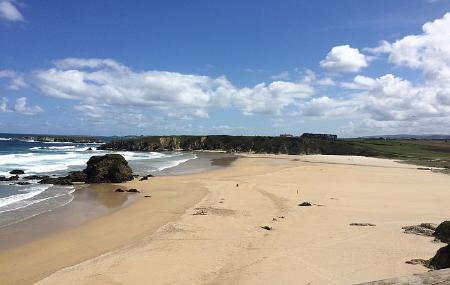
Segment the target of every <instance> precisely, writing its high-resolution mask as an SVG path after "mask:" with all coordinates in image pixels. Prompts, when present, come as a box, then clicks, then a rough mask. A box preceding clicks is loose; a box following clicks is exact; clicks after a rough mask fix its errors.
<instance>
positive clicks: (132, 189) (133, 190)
mask: <svg viewBox="0 0 450 285" xmlns="http://www.w3.org/2000/svg"><path fill="white" fill-rule="evenodd" d="M127 192H128V193H141V191H139V190H137V189H135V188H131V189H128V190H127Z"/></svg>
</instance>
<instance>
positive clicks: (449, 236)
mask: <svg viewBox="0 0 450 285" xmlns="http://www.w3.org/2000/svg"><path fill="white" fill-rule="evenodd" d="M433 235H434V237H435V238H436V239H437V240H440V241H442V242H445V243H450V221H445V222H442V223H440V224H439V226H437V228H436V230H435V231H434V234H433Z"/></svg>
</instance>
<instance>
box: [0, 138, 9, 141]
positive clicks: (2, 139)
mask: <svg viewBox="0 0 450 285" xmlns="http://www.w3.org/2000/svg"><path fill="white" fill-rule="evenodd" d="M10 140H12V138H0V141H10Z"/></svg>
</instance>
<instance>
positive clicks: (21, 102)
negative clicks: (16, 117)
mask: <svg viewBox="0 0 450 285" xmlns="http://www.w3.org/2000/svg"><path fill="white" fill-rule="evenodd" d="M14 111H15V112H17V113H19V114H22V115H29V116H32V115H36V114H38V113H41V112H43V111H44V110H43V109H42V108H41V107H39V106H32V107H29V106H27V98H26V97H20V98H18V99H17V100H16V104H15V105H14Z"/></svg>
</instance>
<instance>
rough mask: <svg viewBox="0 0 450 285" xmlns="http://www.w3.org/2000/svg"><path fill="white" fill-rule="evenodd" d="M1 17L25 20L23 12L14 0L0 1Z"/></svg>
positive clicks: (13, 20) (11, 19)
mask: <svg viewBox="0 0 450 285" xmlns="http://www.w3.org/2000/svg"><path fill="white" fill-rule="evenodd" d="M0 18H2V19H4V20H7V21H11V22H22V21H24V18H23V15H22V13H20V11H19V10H18V9H17V7H16V5H15V3H14V1H12V0H1V1H0Z"/></svg>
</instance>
